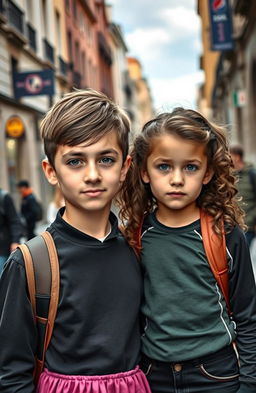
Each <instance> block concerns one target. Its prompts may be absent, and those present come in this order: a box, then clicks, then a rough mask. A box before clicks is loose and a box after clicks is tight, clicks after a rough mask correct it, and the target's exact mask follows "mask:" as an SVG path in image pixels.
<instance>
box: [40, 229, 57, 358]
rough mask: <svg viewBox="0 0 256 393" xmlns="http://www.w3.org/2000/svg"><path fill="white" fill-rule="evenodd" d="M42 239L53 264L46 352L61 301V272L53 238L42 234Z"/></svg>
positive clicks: (46, 233) (45, 233) (47, 234)
mask: <svg viewBox="0 0 256 393" xmlns="http://www.w3.org/2000/svg"><path fill="white" fill-rule="evenodd" d="M42 237H43V238H44V241H45V243H46V244H47V247H48V252H49V257H50V264H51V273H52V281H51V300H50V306H49V312H48V324H49V329H48V330H47V336H46V341H45V351H44V352H46V350H47V348H48V345H49V342H50V340H51V336H52V331H53V326H54V321H55V318H56V313H57V308H58V301H59V289H60V271H59V260H58V254H57V251H56V247H55V244H54V241H53V238H52V236H51V235H50V233H49V232H47V231H46V232H44V233H42Z"/></svg>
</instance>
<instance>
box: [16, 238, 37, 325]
mask: <svg viewBox="0 0 256 393" xmlns="http://www.w3.org/2000/svg"><path fill="white" fill-rule="evenodd" d="M18 248H19V249H20V251H21V252H22V255H23V259H24V263H25V271H26V278H27V284H28V292H29V298H30V302H31V306H32V312H33V316H34V320H36V286H35V272H34V265H33V261H32V257H31V254H30V252H29V249H28V247H27V245H26V244H20V245H19V246H18Z"/></svg>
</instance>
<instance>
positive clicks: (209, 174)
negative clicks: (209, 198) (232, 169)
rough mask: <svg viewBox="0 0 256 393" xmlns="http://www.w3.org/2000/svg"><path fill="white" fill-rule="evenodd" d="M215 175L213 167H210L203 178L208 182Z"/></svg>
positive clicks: (204, 181) (204, 182)
mask: <svg viewBox="0 0 256 393" xmlns="http://www.w3.org/2000/svg"><path fill="white" fill-rule="evenodd" d="M213 175H214V171H213V169H212V168H208V169H207V170H206V172H205V175H204V178H203V184H208V183H209V182H210V181H211V180H212V177H213Z"/></svg>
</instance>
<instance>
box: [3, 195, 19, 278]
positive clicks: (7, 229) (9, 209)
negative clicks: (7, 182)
mask: <svg viewBox="0 0 256 393" xmlns="http://www.w3.org/2000/svg"><path fill="white" fill-rule="evenodd" d="M21 236H22V225H21V221H20V218H19V215H18V213H17V211H16V208H15V206H14V203H13V200H12V197H11V195H10V194H9V193H8V192H7V191H5V190H2V189H1V188H0V274H1V272H2V269H3V265H4V263H5V261H6V260H7V258H8V256H9V254H10V253H11V252H12V251H14V250H15V249H16V248H17V246H18V244H19V243H20V238H21Z"/></svg>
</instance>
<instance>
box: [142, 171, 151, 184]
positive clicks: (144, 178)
mask: <svg viewBox="0 0 256 393" xmlns="http://www.w3.org/2000/svg"><path fill="white" fill-rule="evenodd" d="M140 176H141V178H142V180H143V181H144V183H149V182H150V179H149V176H148V172H147V170H146V169H142V170H141V171H140Z"/></svg>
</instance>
